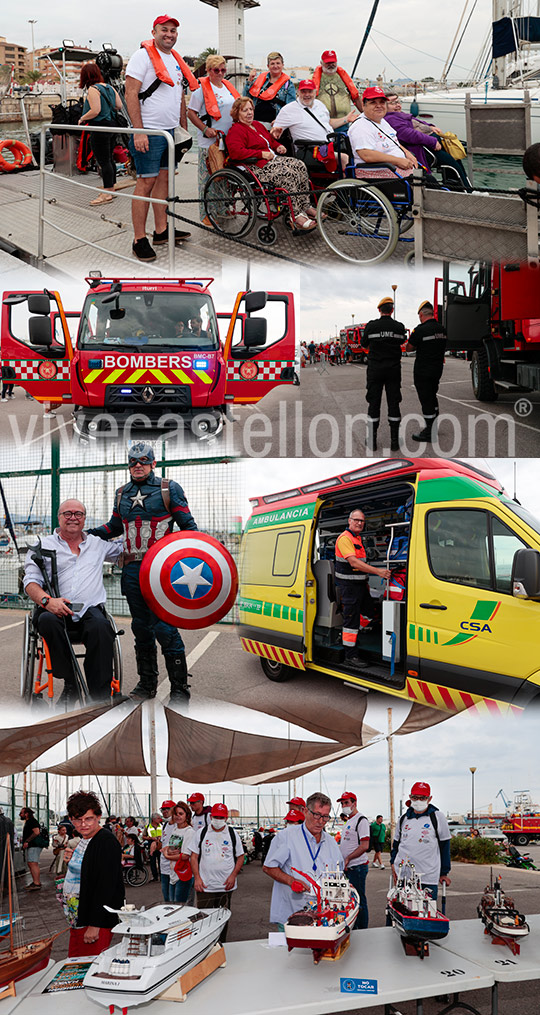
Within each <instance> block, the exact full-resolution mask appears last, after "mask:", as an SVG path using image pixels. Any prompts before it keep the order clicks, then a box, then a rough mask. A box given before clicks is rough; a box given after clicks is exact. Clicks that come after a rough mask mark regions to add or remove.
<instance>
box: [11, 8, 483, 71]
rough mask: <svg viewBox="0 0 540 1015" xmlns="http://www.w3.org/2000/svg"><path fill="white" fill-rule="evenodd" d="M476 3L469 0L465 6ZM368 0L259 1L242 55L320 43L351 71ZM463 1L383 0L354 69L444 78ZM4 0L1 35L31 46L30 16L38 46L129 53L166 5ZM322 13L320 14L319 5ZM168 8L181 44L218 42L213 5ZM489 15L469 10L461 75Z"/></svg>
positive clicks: (298, 51) (295, 55)
mask: <svg viewBox="0 0 540 1015" xmlns="http://www.w3.org/2000/svg"><path fill="white" fill-rule="evenodd" d="M471 6H472V3H471V2H470V3H469V9H470V7H471ZM371 7H372V0H359V2H357V3H356V4H351V3H350V2H349V0H334V3H333V4H332V5H331V7H329V6H326V5H325V6H323V5H322V3H321V2H320V0H319V2H318V5H316V6H315V8H314V4H313V2H312V0H296V3H295V4H294V5H291V4H290V2H289V0H261V2H260V7H259V8H255V9H253V10H248V11H246V14H245V36H246V58H247V60H248V62H253V63H254V64H255V65H256V66H263V65H264V63H265V62H266V55H267V53H268V52H269V51H270V50H275V49H278V50H279V51H281V52H282V53H283V56H284V58H285V64H286V66H287V64H288V65H289V66H306V65H307V66H315V65H316V64H317V63H318V62H319V58H320V54H321V52H322V51H323V49H327V48H333V49H335V50H336V51H337V54H338V58H339V62H340V63H341V64H342V66H344V67H345V68H346V69H347V70H348V71H349V72H350V71H351V70H352V67H353V64H354V60H355V58H356V54H357V52H358V49H359V47H360V43H361V40H362V37H363V34H364V31H365V28H366V24H367V21H368V17H369V13H370V11H371ZM462 7H463V4H462V3H456V4H448V3H443V2H442V0H408V2H407V3H403V2H402V0H381V3H380V5H379V8H378V11H377V14H376V17H375V21H374V25H373V30H372V35H371V38H370V39H369V40H368V43H367V46H366V49H365V51H364V55H363V57H362V61H361V63H360V65H359V69H358V72H357V73H358V75H359V76H361V77H370V78H375V77H376V76H377V75H378V74H383V75H384V76H385V79H386V80H388V81H390V80H392V79H400V78H401V77H411V78H412V79H421V78H422V77H425V76H428V75H429V76H432V77H435V78H438V77H439V76H440V74H441V72H442V69H443V67H444V64H445V62H446V58H447V55H448V51H449V49H450V44H451V41H452V39H453V38H454V35H455V34H456V31H457V29H458V23H459V18H460V15H461V11H462ZM21 11H22V8H20V7H18V5H16V4H13V5H8V6H7V9H6V10H5V11H4V12H3V17H2V34H4V35H5V36H6V38H7V39H8V40H9V41H11V42H17V43H18V44H19V45H23V46H26V47H27V48H28V49H31V30H30V25H29V24H28V20H29V19H37V23H36V24H35V25H34V38H35V45H36V48H37V47H39V46H43V45H58V43H59V42H60V41H61V40H62V39H64V38H66V39H67V38H71V39H73V40H74V41H75V43H76V44H78V45H85V46H88V45H91V47H93V48H95V49H99V48H100V47H101V44H102V43H103V42H111V43H112V44H113V46H115V48H117V49H118V51H119V52H120V53H122V55H124V56H128V55H129V54H130V53H132V52H133V50H134V49H136V48H137V46H138V45H139V43H140V42H141V41H142V40H143V39H145V38H148V36H149V34H150V33H149V27H150V26H151V23H152V22H153V20H154V17H156V16H157V15H158V14H161V13H165V12H164V11H163V7H160V6H159V5H156V4H155V3H154V5H151V6H148V5H144V4H140V5H134V4H132V3H129V2H128V0H116V3H115V5H114V17H113V18H111V6H110V3H109V2H108V0H94V2H93V3H92V8H91V12H92V13H91V16H89V14H88V10H87V8H86V7H85V5H84V4H79V5H77V4H68V3H67V2H66V0H52V2H51V3H50V4H48V5H47V6H45V7H44V6H41V5H38V4H37V2H36V0H32V2H31V3H30V4H27V5H26V7H25V8H24V13H21ZM317 11H318V12H319V15H320V16H319V17H318V16H317V13H316V12H317ZM166 13H170V14H171V15H173V16H175V17H177V18H178V19H179V21H180V36H179V40H180V41H179V46H178V48H179V51H180V52H181V53H182V54H183V55H197V54H198V53H199V52H201V51H202V50H203V49H205V48H206V47H207V46H215V47H216V46H217V43H218V32H217V20H218V18H217V12H216V10H215V9H214V8H213V7H211V6H208V5H207V4H206V3H203V2H201V0H183V2H182V3H181V4H178V5H177V6H175V5H174V4H173V5H170V6H169V10H168V11H167V12H166ZM490 22H491V0H478V3H477V5H476V8H475V10H474V13H473V15H472V17H471V20H470V23H469V26H468V28H467V32H466V34H465V37H464V41H463V43H462V47H461V49H460V52H459V55H458V57H457V60H456V63H455V64H454V68H453V71H455V76H456V80H457V79H461V78H462V77H464V76H466V71H467V70H468V69H470V67H471V66H472V65H473V63H474V61H475V59H476V56H477V53H478V51H479V49H480V47H481V45H482V43H483V40H484V38H485V36H486V34H487V32H488V29H489V26H490Z"/></svg>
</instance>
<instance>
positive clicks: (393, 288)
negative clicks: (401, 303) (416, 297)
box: [392, 285, 397, 320]
mask: <svg viewBox="0 0 540 1015" xmlns="http://www.w3.org/2000/svg"><path fill="white" fill-rule="evenodd" d="M396 289H397V285H393V286H392V291H393V293H394V320H396V309H397V308H396Z"/></svg>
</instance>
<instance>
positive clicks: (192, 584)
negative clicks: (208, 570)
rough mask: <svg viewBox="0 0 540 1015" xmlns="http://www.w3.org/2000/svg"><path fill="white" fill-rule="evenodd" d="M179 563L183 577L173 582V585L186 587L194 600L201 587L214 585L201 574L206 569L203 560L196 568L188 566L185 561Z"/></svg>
mask: <svg viewBox="0 0 540 1015" xmlns="http://www.w3.org/2000/svg"><path fill="white" fill-rule="evenodd" d="M178 563H179V565H180V567H181V568H182V577H181V578H176V579H175V581H173V582H172V584H173V585H186V586H187V589H188V592H189V594H190V596H191V598H192V599H193V596H194V595H195V593H196V591H197V589H198V588H199V586H200V585H203V586H204V585H211V584H212V582H209V581H208V580H207V579H206V578H203V576H202V574H201V571H202V569H203V567H204V561H203V560H201V562H200V564H196V566H195V567H190V566H189V564H186V563H185V562H184V561H183V560H179V561H178Z"/></svg>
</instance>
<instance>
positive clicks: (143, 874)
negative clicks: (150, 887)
mask: <svg viewBox="0 0 540 1015" xmlns="http://www.w3.org/2000/svg"><path fill="white" fill-rule="evenodd" d="M125 880H126V883H127V884H128V885H131V887H132V888H142V886H143V885H145V884H146V882H147V881H148V871H147V870H146V869H145V868H144V867H129V868H128V870H126V872H125Z"/></svg>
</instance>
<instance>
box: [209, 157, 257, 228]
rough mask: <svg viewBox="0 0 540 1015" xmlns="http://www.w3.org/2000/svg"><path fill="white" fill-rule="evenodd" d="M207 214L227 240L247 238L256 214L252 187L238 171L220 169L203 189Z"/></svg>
mask: <svg viewBox="0 0 540 1015" xmlns="http://www.w3.org/2000/svg"><path fill="white" fill-rule="evenodd" d="M204 210H205V214H206V215H207V216H208V218H209V219H210V221H211V223H212V225H213V226H214V228H215V229H217V231H218V232H220V233H222V234H223V235H224V236H245V235H246V233H249V231H250V229H251V228H252V227H253V224H254V222H255V219H256V217H257V212H256V208H255V201H254V198H253V193H252V190H251V187H250V185H249V183H248V182H247V180H246V179H245V177H243V176H242V174H241V173H239V172H237V170H235V169H220V170H219V171H218V172H217V173H214V174H213V176H211V177H210V179H209V180H208V183H207V184H206V187H205V188H204Z"/></svg>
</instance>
